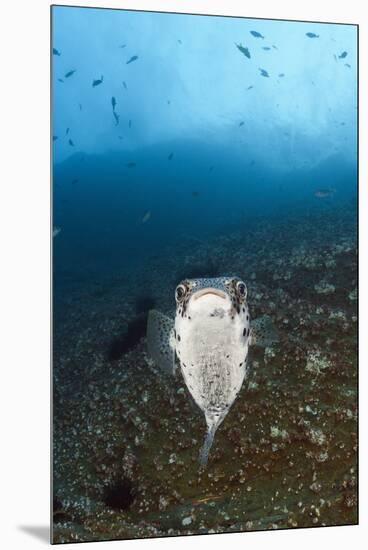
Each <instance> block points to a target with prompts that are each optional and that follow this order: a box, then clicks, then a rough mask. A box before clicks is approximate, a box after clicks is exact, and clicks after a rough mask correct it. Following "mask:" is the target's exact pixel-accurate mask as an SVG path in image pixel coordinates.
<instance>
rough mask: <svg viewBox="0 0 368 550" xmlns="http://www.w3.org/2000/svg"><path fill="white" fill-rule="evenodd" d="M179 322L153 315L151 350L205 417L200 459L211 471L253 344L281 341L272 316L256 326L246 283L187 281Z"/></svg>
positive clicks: (179, 290)
mask: <svg viewBox="0 0 368 550" xmlns="http://www.w3.org/2000/svg"><path fill="white" fill-rule="evenodd" d="M175 300H176V315H175V320H172V319H170V317H168V316H166V315H164V314H163V313H161V312H160V311H157V310H151V311H150V312H149V314H148V323H147V349H148V353H149V355H150V357H151V358H152V359H153V360H154V362H155V363H156V364H157V366H159V367H160V368H161V369H162V370H164V371H165V372H166V373H168V374H173V375H174V374H175V369H176V362H175V357H176V358H177V361H178V363H179V365H180V369H181V374H182V376H183V378H184V382H185V384H186V385H187V388H188V390H189V392H190V394H191V395H192V397H193V399H194V401H195V403H196V404H197V405H198V407H199V408H200V409H201V411H202V412H203V414H204V416H205V419H206V424H207V434H206V437H205V440H204V444H203V446H202V449H201V451H200V455H199V460H200V464H201V465H202V466H205V465H206V463H207V460H208V455H209V451H210V449H211V446H212V443H213V440H214V437H215V433H216V430H217V428H218V427H219V426H220V424H221V423H222V422H223V420H224V419H225V417H226V415H227V413H228V412H229V410H230V407H231V405H232V404H233V403H234V401H235V399H236V397H237V395H238V393H239V391H240V389H241V387H242V385H243V381H244V379H246V377H247V374H248V373H249V371H248V369H247V360H248V348H249V346H250V345H258V346H263V347H267V346H270V345H272V343H275V342H277V341H278V336H277V334H276V331H275V329H274V328H273V325H272V320H271V318H270V317H268V316H263V317H261V318H260V319H258V320H255V321H252V323H251V321H250V315H249V310H248V303H247V287H246V284H245V283H244V282H243V281H242V280H241V279H239V278H238V277H218V278H214V279H185V280H183V281H182V282H181V283H179V284H178V286H177V287H176V290H175Z"/></svg>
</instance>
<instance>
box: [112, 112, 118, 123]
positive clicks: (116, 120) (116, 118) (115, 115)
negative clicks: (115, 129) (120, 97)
mask: <svg viewBox="0 0 368 550" xmlns="http://www.w3.org/2000/svg"><path fill="white" fill-rule="evenodd" d="M112 114H113V115H114V119H115V126H117V125H118V124H119V120H120V115H118V114H117V113H115V111H113V113H112Z"/></svg>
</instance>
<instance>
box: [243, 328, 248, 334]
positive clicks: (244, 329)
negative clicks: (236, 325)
mask: <svg viewBox="0 0 368 550" xmlns="http://www.w3.org/2000/svg"><path fill="white" fill-rule="evenodd" d="M246 331H247V329H246V328H245V327H244V328H243V336H245V333H246Z"/></svg>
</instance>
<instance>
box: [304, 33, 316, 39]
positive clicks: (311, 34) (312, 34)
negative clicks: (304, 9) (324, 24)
mask: <svg viewBox="0 0 368 550" xmlns="http://www.w3.org/2000/svg"><path fill="white" fill-rule="evenodd" d="M305 35H306V36H308V38H319V34H314V32H306V33H305Z"/></svg>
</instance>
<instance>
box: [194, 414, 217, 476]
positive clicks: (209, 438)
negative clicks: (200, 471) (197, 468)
mask: <svg viewBox="0 0 368 550" xmlns="http://www.w3.org/2000/svg"><path fill="white" fill-rule="evenodd" d="M219 424H220V422H218V420H217V421H215V422H212V423H211V424H210V425H209V426H208V428H207V434H206V437H205V440H204V443H203V446H202V448H201V450H200V453H199V463H200V465H201V466H203V467H205V466H206V465H207V462H208V456H209V454H210V450H211V447H212V443H213V440H214V439H215V433H216V430H217V428H218V426H219Z"/></svg>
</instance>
